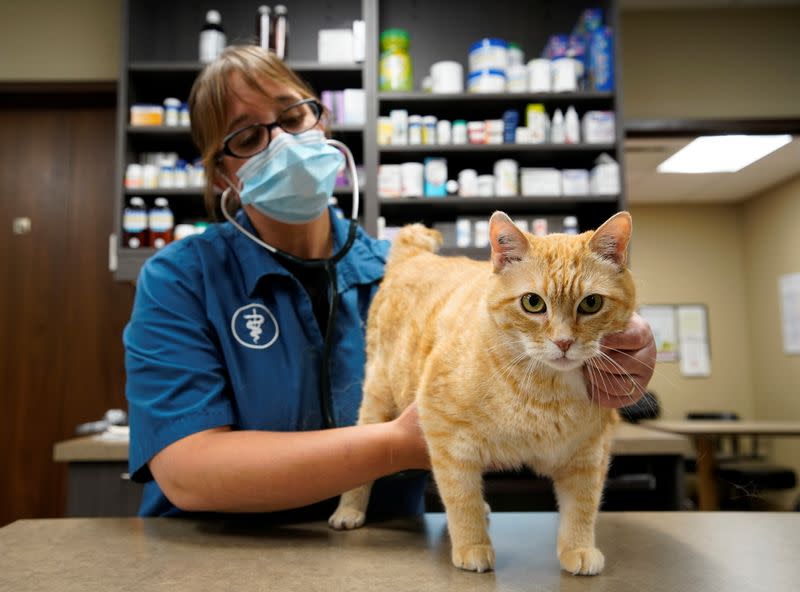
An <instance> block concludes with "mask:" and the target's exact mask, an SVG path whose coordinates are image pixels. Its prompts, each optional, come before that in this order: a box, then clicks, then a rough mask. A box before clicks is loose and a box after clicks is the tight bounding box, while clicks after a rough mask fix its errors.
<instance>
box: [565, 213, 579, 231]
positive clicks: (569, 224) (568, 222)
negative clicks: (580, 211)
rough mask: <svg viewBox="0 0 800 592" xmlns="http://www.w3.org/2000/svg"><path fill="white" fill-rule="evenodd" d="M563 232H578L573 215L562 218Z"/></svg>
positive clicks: (576, 221) (576, 220)
mask: <svg viewBox="0 0 800 592" xmlns="http://www.w3.org/2000/svg"><path fill="white" fill-rule="evenodd" d="M564 234H578V219H577V218H576V217H575V216H566V217H565V218H564Z"/></svg>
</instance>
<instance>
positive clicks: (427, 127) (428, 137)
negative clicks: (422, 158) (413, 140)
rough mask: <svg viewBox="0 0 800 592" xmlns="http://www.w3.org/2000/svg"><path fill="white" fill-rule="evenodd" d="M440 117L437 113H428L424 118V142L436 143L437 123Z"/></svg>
mask: <svg viewBox="0 0 800 592" xmlns="http://www.w3.org/2000/svg"><path fill="white" fill-rule="evenodd" d="M437 122H438V119H437V118H436V116H435V115H426V116H424V117H423V118H422V143H423V144H427V145H430V144H436V123H437Z"/></svg>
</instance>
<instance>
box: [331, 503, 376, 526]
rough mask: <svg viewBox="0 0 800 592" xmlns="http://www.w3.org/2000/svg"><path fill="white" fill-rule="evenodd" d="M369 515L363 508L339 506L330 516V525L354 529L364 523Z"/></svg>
mask: <svg viewBox="0 0 800 592" xmlns="http://www.w3.org/2000/svg"><path fill="white" fill-rule="evenodd" d="M366 518H367V515H366V514H365V513H364V512H362V511H361V510H357V509H355V508H350V507H347V506H345V507H342V506H339V507H338V508H336V511H335V512H334V513H333V514H332V515H331V517H330V518H328V525H329V526H330V527H331V528H333V529H335V530H352V529H354V528H358V527H359V526H363V525H364V520H366Z"/></svg>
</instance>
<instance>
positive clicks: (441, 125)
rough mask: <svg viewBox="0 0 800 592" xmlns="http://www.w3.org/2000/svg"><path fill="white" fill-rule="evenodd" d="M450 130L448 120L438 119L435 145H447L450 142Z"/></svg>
mask: <svg viewBox="0 0 800 592" xmlns="http://www.w3.org/2000/svg"><path fill="white" fill-rule="evenodd" d="M451 129H452V126H451V125H450V122H449V121H448V120H446V119H440V120H439V121H438V122H437V123H436V143H437V144H449V143H450V141H451Z"/></svg>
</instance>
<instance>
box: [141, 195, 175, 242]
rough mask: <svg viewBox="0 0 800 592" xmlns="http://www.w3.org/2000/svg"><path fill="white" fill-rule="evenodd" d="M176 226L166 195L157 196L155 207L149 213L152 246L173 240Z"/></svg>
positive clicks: (148, 225)
mask: <svg viewBox="0 0 800 592" xmlns="http://www.w3.org/2000/svg"><path fill="white" fill-rule="evenodd" d="M174 226H175V217H174V216H173V215H172V210H170V209H169V202H168V201H167V198H166V197H157V198H156V201H155V207H154V208H153V209H152V210H150V212H149V213H148V215H147V228H148V231H149V235H150V246H151V247H155V248H156V249H161V248H162V247H164V246H166V245H168V244H169V243H171V242H172V230H173V228H174Z"/></svg>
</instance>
